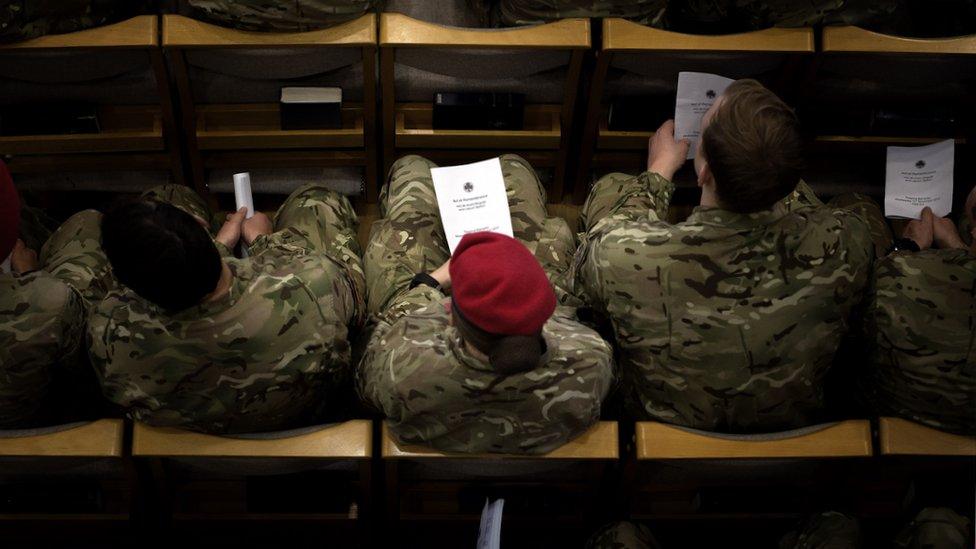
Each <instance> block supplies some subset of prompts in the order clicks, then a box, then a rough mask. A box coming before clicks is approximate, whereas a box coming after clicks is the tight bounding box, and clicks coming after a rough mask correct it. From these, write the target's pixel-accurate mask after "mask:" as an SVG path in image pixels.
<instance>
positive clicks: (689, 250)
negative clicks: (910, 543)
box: [573, 173, 874, 432]
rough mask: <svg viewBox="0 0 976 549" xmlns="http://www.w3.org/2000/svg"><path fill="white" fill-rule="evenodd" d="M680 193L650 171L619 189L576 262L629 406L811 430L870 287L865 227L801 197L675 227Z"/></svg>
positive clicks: (674, 415) (731, 425) (713, 425)
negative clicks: (675, 198) (674, 203)
mask: <svg viewBox="0 0 976 549" xmlns="http://www.w3.org/2000/svg"><path fill="white" fill-rule="evenodd" d="M673 190H674V185H673V184H672V183H671V182H670V181H667V180H666V179H664V178H663V177H661V176H659V175H657V174H653V173H643V174H641V175H640V176H639V177H637V178H631V179H630V180H629V181H627V182H626V183H625V184H623V185H621V186H620V187H619V188H617V189H613V190H612V192H614V193H617V194H618V196H619V198H617V199H616V202H615V204H614V206H613V207H612V208H611V210H610V211H609V215H607V216H606V217H604V218H603V219H601V220H599V221H596V222H595V224H594V225H593V226H592V227H591V228H590V230H589V232H588V234H587V235H586V238H585V242H584V243H583V245H582V247H581V248H580V250H579V252H578V253H577V256H576V258H575V260H574V261H575V266H574V276H575V278H574V281H573V285H574V291H575V292H576V293H577V294H578V295H579V296H580V297H581V298H582V299H584V300H585V301H586V302H587V303H589V305H590V306H591V307H592V308H593V309H594V311H595V312H596V313H597V314H598V315H603V316H604V317H605V318H606V319H607V320H609V321H610V322H611V323H612V325H613V329H614V331H615V335H616V342H617V346H618V351H619V355H618V360H619V364H620V366H619V368H620V372H621V390H622V392H623V395H624V400H625V405H626V406H627V407H628V408H629V410H630V412H631V413H632V414H633V415H635V416H636V417H638V418H642V419H652V420H657V421H663V422H667V423H674V424H679V425H685V426H689V427H693V428H699V429H706V430H716V431H730V432H737V431H739V432H741V431H756V430H765V431H768V430H775V429H784V428H790V427H796V426H799V425H803V424H806V423H809V422H811V421H813V420H815V419H816V418H817V415H818V410H819V409H820V408H821V406H822V404H823V379H824V376H825V374H826V373H827V370H828V368H829V367H830V365H831V361H832V360H833V357H834V353H835V352H836V350H837V347H838V345H839V343H840V341H841V338H842V337H843V336H844V334H845V333H846V332H847V331H848V328H849V317H850V316H851V313H852V311H853V310H854V308H855V306H856V305H858V304H859V303H860V302H861V300H862V295H863V293H864V288H865V286H866V285H867V281H868V279H869V275H870V269H871V262H872V261H873V258H874V252H873V248H872V243H871V239H870V235H869V233H868V229H867V227H866V225H865V223H864V222H863V221H862V220H861V219H860V218H859V217H857V216H856V215H855V214H854V213H851V212H849V211H846V210H837V209H831V208H828V207H824V206H812V205H805V204H804V203H803V201H802V200H797V198H796V196H795V195H796V193H793V194H791V195H790V196H788V197H786V198H784V199H783V200H781V201H780V202H778V203H776V204H775V205H774V206H773V207H772V208H771V209H769V210H765V211H761V212H757V213H753V214H737V213H733V212H729V211H725V210H721V209H717V208H703V207H699V208H696V209H695V211H694V212H693V213H692V215H691V216H690V217H689V218H688V220H687V221H685V222H683V223H679V224H677V225H672V224H670V223H667V222H666V221H663V219H664V218H665V216H666V213H667V209H668V206H669V204H670V199H671V195H672V193H673ZM647 204H650V208H648V207H647Z"/></svg>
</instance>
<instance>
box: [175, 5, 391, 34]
mask: <svg viewBox="0 0 976 549" xmlns="http://www.w3.org/2000/svg"><path fill="white" fill-rule="evenodd" d="M379 3H380V2H379V1H378V0H296V1H291V2H268V1H267V0H179V4H180V7H179V11H180V13H182V14H184V15H187V16H189V17H192V18H194V19H200V20H201V21H206V22H208V23H213V24H215V25H221V26H224V27H231V28H235V29H238V30H246V31H263V32H308V31H313V30H319V29H324V28H327V27H332V26H335V25H338V24H340V23H345V22H346V21H351V20H353V19H356V18H357V17H360V16H362V15H365V14H367V13H369V12H370V11H373V10H375V9H376V7H377V5H378V4H379Z"/></svg>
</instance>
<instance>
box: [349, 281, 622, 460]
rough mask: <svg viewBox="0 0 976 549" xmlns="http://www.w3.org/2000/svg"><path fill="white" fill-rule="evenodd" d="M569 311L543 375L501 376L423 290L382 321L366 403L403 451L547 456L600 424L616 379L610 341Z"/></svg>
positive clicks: (365, 367)
mask: <svg viewBox="0 0 976 549" xmlns="http://www.w3.org/2000/svg"><path fill="white" fill-rule="evenodd" d="M571 315H572V309H571V308H569V307H560V308H558V309H557V311H556V313H555V314H554V315H553V317H552V318H551V319H550V320H549V322H547V323H546V325H545V327H544V328H543V337H544V338H545V341H546V346H547V352H546V355H545V356H544V357H543V359H542V363H540V365H539V367H537V368H535V369H533V370H529V371H525V372H521V373H517V374H513V375H508V376H506V375H500V374H498V373H496V372H495V371H494V370H492V368H491V366H490V365H489V364H488V363H487V362H486V361H484V360H482V359H480V358H478V357H476V356H474V355H472V353H470V352H469V351H468V350H467V349H466V347H465V345H464V343H463V342H462V340H461V338H460V335H459V334H458V331H457V330H456V329H455V328H454V327H453V326H451V315H450V313H449V312H448V309H447V305H446V304H445V297H444V294H442V293H441V292H440V291H439V290H436V289H434V288H431V287H429V286H418V287H417V288H414V289H412V290H410V291H408V292H406V293H405V294H403V295H402V296H401V297H400V298H398V299H397V300H396V301H394V303H393V304H392V305H391V306H390V308H389V309H387V311H386V312H385V313H383V314H381V315H376V316H374V317H373V323H374V324H375V330H374V331H373V333H372V336H371V337H370V340H369V344H368V348H367V350H366V354H365V355H364V356H363V359H362V362H361V363H360V365H359V369H358V376H357V377H358V386H359V393H360V395H361V397H362V398H363V400H364V401H366V402H368V403H371V404H372V405H373V406H374V407H375V408H377V409H378V410H379V411H381V412H382V413H383V414H384V415H385V416H386V418H387V420H388V421H389V423H390V427H391V430H392V432H393V435H394V436H395V437H396V438H397V439H398V440H399V441H401V442H403V443H411V444H423V445H427V446H432V447H434V448H436V449H438V450H441V451H445V452H464V453H485V452H489V453H509V454H542V453H545V452H549V451H551V450H553V449H555V448H558V447H559V446H562V445H563V444H564V443H566V442H567V441H569V440H571V439H573V438H575V437H576V436H578V435H580V434H581V433H583V432H584V431H586V430H587V429H588V428H589V427H591V426H592V425H593V424H595V423H596V422H597V421H598V420H599V418H600V405H601V402H602V401H603V398H604V397H605V396H606V394H607V392H608V391H609V389H610V386H611V383H612V382H613V379H614V374H613V363H612V354H611V350H610V347H609V345H607V343H606V342H605V341H603V340H602V339H601V338H600V336H599V335H598V334H597V333H596V332H594V331H592V330H590V329H589V328H586V327H585V326H583V325H581V324H579V323H578V322H576V321H575V320H574V319H573V318H572V317H571Z"/></svg>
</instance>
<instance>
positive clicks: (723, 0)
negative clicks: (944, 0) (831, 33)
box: [667, 0, 904, 34]
mask: <svg viewBox="0 0 976 549" xmlns="http://www.w3.org/2000/svg"><path fill="white" fill-rule="evenodd" d="M903 6H904V0H884V1H882V2H877V1H869V0H817V1H814V2H811V1H808V0H807V1H797V0H671V2H669V4H668V11H667V19H668V24H669V25H670V26H673V27H675V30H679V31H682V32H691V33H695V34H710V33H717V34H721V33H729V32H746V31H752V30H761V29H765V28H769V27H812V26H815V25H868V24H873V25H877V24H886V21H887V20H889V19H891V18H892V17H893V16H894V14H895V13H896V11H897V10H898V8H900V7H903Z"/></svg>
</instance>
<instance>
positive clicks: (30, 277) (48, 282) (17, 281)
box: [4, 271, 81, 314]
mask: <svg viewBox="0 0 976 549" xmlns="http://www.w3.org/2000/svg"><path fill="white" fill-rule="evenodd" d="M5 278H8V279H9V280H7V282H6V284H4V286H6V287H7V288H5V290H4V294H6V295H5V299H4V301H8V300H10V301H16V302H20V303H23V304H25V305H26V310H25V313H26V312H27V311H29V312H30V313H41V312H46V313H51V314H58V313H59V312H60V311H63V310H64V309H65V308H68V307H70V306H71V305H73V304H74V303H76V302H78V301H80V300H81V296H80V295H79V294H78V292H77V291H76V290H75V289H74V288H72V287H71V286H69V285H68V284H65V283H64V282H62V281H61V280H59V279H57V278H56V277H54V276H52V275H51V274H49V273H46V272H44V271H35V272H33V273H30V274H27V275H25V276H19V277H5Z"/></svg>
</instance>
